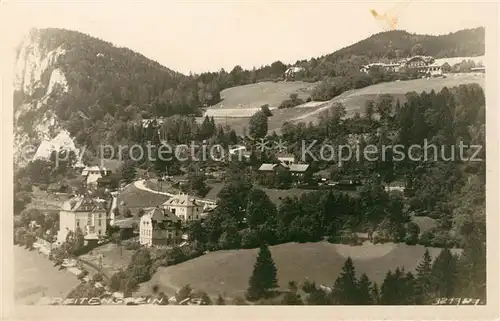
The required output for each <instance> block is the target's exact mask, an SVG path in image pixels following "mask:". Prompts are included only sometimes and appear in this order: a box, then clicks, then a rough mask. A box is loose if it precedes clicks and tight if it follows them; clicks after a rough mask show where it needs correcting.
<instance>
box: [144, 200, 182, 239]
mask: <svg viewBox="0 0 500 321" xmlns="http://www.w3.org/2000/svg"><path fill="white" fill-rule="evenodd" d="M180 222H181V219H180V218H179V217H177V216H176V215H174V213H172V212H171V211H169V210H167V209H162V208H160V207H158V206H157V207H155V208H153V209H151V210H150V211H149V212H147V213H146V214H144V215H143V216H142V217H141V220H140V222H139V243H140V244H141V245H145V246H155V245H166V244H176V243H178V242H179V240H180V238H181V226H180Z"/></svg>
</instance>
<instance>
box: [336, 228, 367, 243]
mask: <svg viewBox="0 0 500 321" xmlns="http://www.w3.org/2000/svg"><path fill="white" fill-rule="evenodd" d="M339 241H340V243H342V244H348V245H360V244H362V243H363V242H362V241H361V240H360V239H359V237H358V235H357V234H356V233H354V232H352V231H344V232H342V233H341V234H340V237H339Z"/></svg>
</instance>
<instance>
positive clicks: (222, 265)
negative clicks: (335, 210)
mask: <svg viewBox="0 0 500 321" xmlns="http://www.w3.org/2000/svg"><path fill="white" fill-rule="evenodd" d="M270 249H271V253H272V256H273V259H274V261H275V263H276V267H277V269H278V282H279V284H280V286H281V287H286V285H287V283H288V281H291V280H294V281H297V282H300V283H302V282H303V281H305V280H306V279H309V280H310V281H315V282H317V283H319V284H324V285H328V286H331V285H333V283H334V281H335V279H336V278H337V277H338V276H339V274H340V271H341V269H342V265H343V264H344V261H345V259H346V258H347V256H351V258H352V259H353V261H354V266H355V268H356V274H357V276H358V277H359V276H361V274H362V273H366V274H367V275H368V277H369V278H370V279H371V280H374V281H376V282H379V283H381V282H382V281H383V279H384V277H385V274H386V273H387V271H388V270H389V269H392V270H394V269H395V268H396V267H398V266H399V267H404V268H405V271H414V269H415V268H416V266H417V265H418V263H419V262H420V260H421V259H422V256H423V254H424V252H425V247H423V246H419V245H417V246H408V245H406V244H394V243H386V244H371V243H365V244H364V245H362V246H348V245H340V244H330V243H327V242H320V243H302V244H301V243H286V244H280V245H276V246H272V247H271V248H270ZM440 251H441V249H438V248H429V253H430V254H431V256H432V257H436V256H437V255H438V254H439V252H440ZM453 251H459V250H453ZM257 253H258V249H250V250H229V251H216V252H212V253H208V254H206V255H203V256H201V257H198V258H195V259H193V260H190V261H187V262H184V263H181V264H178V265H174V266H170V267H160V268H159V269H158V271H157V272H156V274H155V275H154V276H153V278H152V280H150V281H149V282H147V283H145V284H142V285H141V289H142V290H146V289H149V288H151V287H152V285H154V284H158V285H159V286H160V288H162V290H165V291H169V289H178V288H180V287H182V286H184V285H186V284H190V285H191V286H192V287H194V288H196V289H199V290H202V291H206V292H207V293H209V294H210V295H213V296H216V295H218V294H219V293H224V294H225V296H227V297H235V296H243V295H244V291H245V290H246V288H247V287H248V279H249V278H250V275H251V274H252V269H253V265H254V263H255V260H256V257H257Z"/></svg>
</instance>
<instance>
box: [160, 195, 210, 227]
mask: <svg viewBox="0 0 500 321" xmlns="http://www.w3.org/2000/svg"><path fill="white" fill-rule="evenodd" d="M163 208H165V209H166V210H169V211H171V212H172V213H173V214H174V215H175V216H177V217H179V218H180V219H181V220H182V221H184V222H189V221H196V220H199V219H201V214H202V213H203V204H202V203H201V202H199V201H198V200H196V199H195V198H194V197H192V196H189V195H188V194H184V193H181V194H178V195H176V196H174V197H172V198H171V199H169V200H168V201H166V202H165V203H163Z"/></svg>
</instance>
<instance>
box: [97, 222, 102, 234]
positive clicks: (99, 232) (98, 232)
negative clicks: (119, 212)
mask: <svg viewBox="0 0 500 321" xmlns="http://www.w3.org/2000/svg"><path fill="white" fill-rule="evenodd" d="M99 222H100V221H99ZM97 234H99V235H101V230H97Z"/></svg>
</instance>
